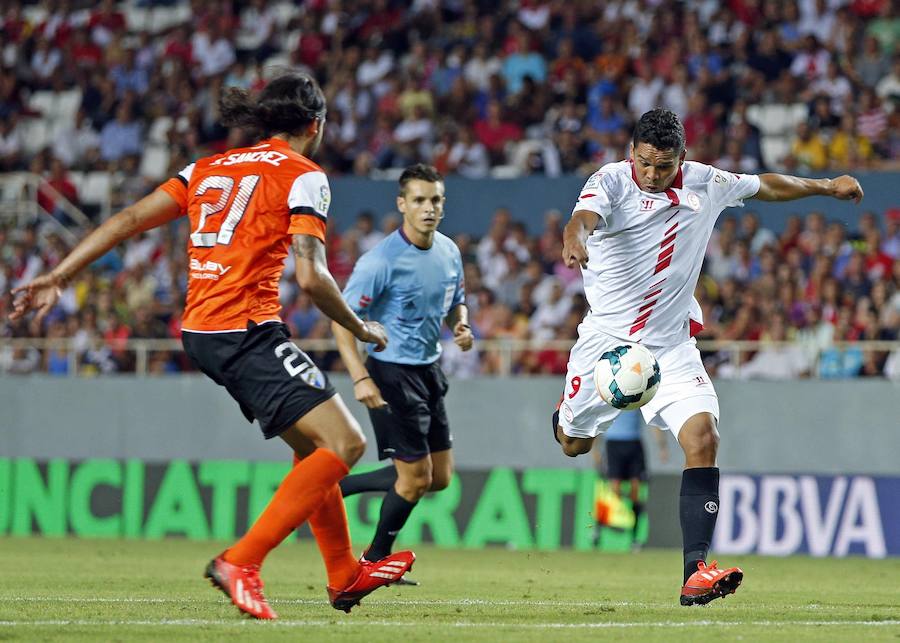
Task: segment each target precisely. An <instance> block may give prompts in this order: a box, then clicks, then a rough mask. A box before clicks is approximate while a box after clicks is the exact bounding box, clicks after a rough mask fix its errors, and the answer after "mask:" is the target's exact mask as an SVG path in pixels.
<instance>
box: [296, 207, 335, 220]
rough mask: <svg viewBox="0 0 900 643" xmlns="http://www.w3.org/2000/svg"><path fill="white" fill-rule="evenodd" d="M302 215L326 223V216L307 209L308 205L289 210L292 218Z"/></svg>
mask: <svg viewBox="0 0 900 643" xmlns="http://www.w3.org/2000/svg"><path fill="white" fill-rule="evenodd" d="M303 214H306V215H309V216H313V217H316V218H318V219H321V220H322V221H324V222H325V223H327V222H328V217H326V216H324V215H322V214H319V213H318V212H316V211H315V209H313V208H311V207H309V206H308V205H298V206H297V207H296V208H291V215H292V216H295V215H303Z"/></svg>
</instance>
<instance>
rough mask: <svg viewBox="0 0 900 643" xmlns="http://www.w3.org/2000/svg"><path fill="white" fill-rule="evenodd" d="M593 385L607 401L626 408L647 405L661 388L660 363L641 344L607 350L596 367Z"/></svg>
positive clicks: (624, 345)
mask: <svg viewBox="0 0 900 643" xmlns="http://www.w3.org/2000/svg"><path fill="white" fill-rule="evenodd" d="M594 385H595V386H596V387H597V393H599V395H600V397H601V398H602V399H603V401H604V402H606V403H607V404H609V405H610V406H612V407H615V408H617V409H621V410H623V411H630V410H632V409H638V408H640V407H642V406H644V405H645V404H646V403H647V402H649V401H650V400H652V399H653V396H654V395H656V389H658V388H659V364H658V363H657V362H656V358H655V357H653V353H651V352H650V351H648V350H647V349H646V348H644V347H643V346H641V345H640V344H623V345H621V346H616V347H615V348H613V349H611V350H608V351H606V352H605V353H603V354H602V355H601V356H600V359H599V360H598V361H597V365H596V366H595V367H594Z"/></svg>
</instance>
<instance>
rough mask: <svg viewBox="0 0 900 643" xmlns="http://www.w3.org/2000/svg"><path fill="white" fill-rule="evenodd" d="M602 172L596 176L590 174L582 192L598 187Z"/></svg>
mask: <svg viewBox="0 0 900 643" xmlns="http://www.w3.org/2000/svg"><path fill="white" fill-rule="evenodd" d="M603 174H604V173H603V172H597V173H596V174H592V175H591V178H589V179H588V180H587V183H585V184H584V188H582V190H590V189H593V188H595V187H597V186H598V185H600V179H602V178H603Z"/></svg>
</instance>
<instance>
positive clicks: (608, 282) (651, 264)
mask: <svg viewBox="0 0 900 643" xmlns="http://www.w3.org/2000/svg"><path fill="white" fill-rule="evenodd" d="M758 191H759V177H758V176H755V175H752V174H732V173H731V172H726V171H724V170H719V169H717V168H714V167H711V166H709V165H704V164H703V163H697V162H694V161H686V162H685V163H683V164H682V166H681V168H680V169H679V171H678V174H677V175H676V177H675V181H674V183H673V184H672V187H671V188H669V189H668V190H666V191H665V192H659V193H654V192H645V191H643V190H642V189H641V188H640V186H639V185H638V182H637V179H636V177H635V175H634V169H633V167H632V164H631V162H630V161H620V162H618V163H610V164H608V165H604V166H603V167H602V168H600V169H599V170H598V171H597V172H595V173H594V174H593V175H592V176H591V177H590V178H589V179H588V180H587V182H586V183H585V185H584V188H582V190H581V194H580V196H579V197H578V202H577V203H576V205H575V208H574V210H573V213H574V212H577V211H579V210H588V211H590V212H596V213H597V214H599V215H600V222H599V223H598V225H597V228H596V230H594V232H592V233H591V234H590V236H589V237H588V240H587V244H586V245H587V252H588V265H587V268H584V269H582V275H583V277H584V290H585V295H586V297H587V301H588V304H589V305H590V307H591V312H590V313H589V314H588V316H587V317H586V318H585V323H586V324H587V325H588V326H590V327H592V328H596V329H598V330H601V331H603V332H604V333H606V334H608V335H611V336H613V337H616V338H619V339H623V340H626V341H630V342H641V343H642V344H645V345H647V346H674V345H676V344H678V343H680V342H683V341H685V340H686V339H688V338H689V337H690V336H691V335H693V334H694V332H695V330H696V329H697V328H698V327H702V324H703V319H702V316H701V312H700V306H699V305H698V304H697V301H696V300H695V299H694V288H695V287H696V285H697V279H698V278H699V275H700V267H701V266H702V264H703V257H704V255H705V253H706V245H707V243H708V242H709V237H710V235H711V234H712V230H713V226H714V225H715V222H716V219H717V218H718V216H719V214H721V212H722V210H724V209H725V208H727V207H732V206H740V205H743V199H746V198H749V197H752V196H753V195H755V194H756V193H757V192H758Z"/></svg>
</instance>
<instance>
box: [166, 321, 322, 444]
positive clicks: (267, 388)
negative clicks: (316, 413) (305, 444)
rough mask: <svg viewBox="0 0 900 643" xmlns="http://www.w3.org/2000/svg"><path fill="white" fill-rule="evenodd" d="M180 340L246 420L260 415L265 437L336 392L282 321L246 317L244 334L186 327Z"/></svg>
mask: <svg viewBox="0 0 900 643" xmlns="http://www.w3.org/2000/svg"><path fill="white" fill-rule="evenodd" d="M181 343H182V344H183V345H184V350H185V352H186V353H187V354H188V357H190V358H191V361H193V362H194V364H196V366H197V368H199V369H200V370H201V371H203V372H204V373H205V374H206V375H208V376H209V377H210V378H211V379H212V380H213V381H214V382H215V383H216V384H219V385H220V386H224V387H225V388H226V389H227V390H228V392H229V393H230V394H231V397H233V398H234V399H235V400H237V403H238V404H240V406H241V411H243V413H244V415H245V416H246V418H247V420H248V421H250V422H252V421H253V420H254V419H256V420H259V425H260V428H262V432H263V435H264V436H265V437H266V439H267V440H268V439H270V438H274V437H275V436H277V435H280V434H281V433H282V432H283V431H284V430H285V429H287V428H289V427H290V426H292V425H293V424H294V423H295V422H296V421H297V420H299V419H300V418H302V417H303V416H304V415H306V414H307V413H309V412H310V411H311V410H312V409H314V408H315V407H316V406H318V405H319V404H321V403H322V402H324V401H326V400H328V399H330V398H331V397H333V396H334V394H335V390H334V387H333V386H332V385H331V382H329V381H328V377H326V375H325V373H323V372H322V371H320V370H319V369H318V368H317V367H316V365H315V364H314V363H313V361H312V360H311V359H310V358H309V357H308V356H307V355H306V353H304V352H303V351H301V350H300V349H299V348H297V347H296V346H295V345H294V344H293V342H291V340H290V333H289V332H288V328H287V326H285V325H284V324H281V323H276V322H269V323H267V324H259V325H257V324H254V323H253V322H250V323H249V324H248V325H247V332H245V333H191V332H188V331H185V332H184V333H182V336H181Z"/></svg>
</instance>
